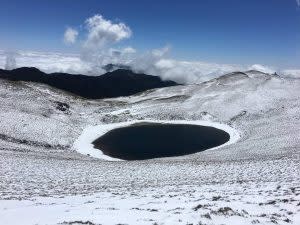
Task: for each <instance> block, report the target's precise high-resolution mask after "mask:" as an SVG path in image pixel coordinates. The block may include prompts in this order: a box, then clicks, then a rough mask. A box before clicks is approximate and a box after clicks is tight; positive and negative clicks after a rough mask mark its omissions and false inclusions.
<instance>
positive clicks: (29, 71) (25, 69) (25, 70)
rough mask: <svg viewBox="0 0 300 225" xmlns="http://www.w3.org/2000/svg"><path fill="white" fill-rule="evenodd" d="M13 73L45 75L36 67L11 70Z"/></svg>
mask: <svg viewBox="0 0 300 225" xmlns="http://www.w3.org/2000/svg"><path fill="white" fill-rule="evenodd" d="M11 72H12V73H43V72H42V71H40V70H39V69H38V68H35V67H20V68H17V69H13V70H11Z"/></svg>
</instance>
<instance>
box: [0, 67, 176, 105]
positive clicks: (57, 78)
mask: <svg viewBox="0 0 300 225" xmlns="http://www.w3.org/2000/svg"><path fill="white" fill-rule="evenodd" d="M1 78H2V79H6V80H11V81H28V82H36V83H42V84H47V85H50V86H51V87H55V88H58V89H61V90H64V91H67V92H70V93H73V94H75V95H78V96H81V97H84V98H88V99H101V98H112V97H121V96H129V95H132V94H136V93H138V92H142V91H146V90H149V89H154V88H162V87H169V86H175V85H179V84H178V83H176V82H174V81H163V80H162V79H161V78H160V77H158V76H153V75H146V74H137V73H134V72H132V71H131V70H126V69H117V70H114V71H112V72H107V73H105V74H103V75H100V76H87V75H82V74H76V75H75V74H68V73H50V74H47V73H44V72H42V71H40V70H39V69H37V68H35V67H21V68H18V69H13V70H2V69H0V79H1Z"/></svg>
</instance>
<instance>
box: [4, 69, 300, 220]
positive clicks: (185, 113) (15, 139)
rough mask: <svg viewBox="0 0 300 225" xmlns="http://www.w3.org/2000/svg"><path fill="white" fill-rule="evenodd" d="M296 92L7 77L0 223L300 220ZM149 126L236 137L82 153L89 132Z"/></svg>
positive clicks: (252, 78) (269, 80)
mask: <svg viewBox="0 0 300 225" xmlns="http://www.w3.org/2000/svg"><path fill="white" fill-rule="evenodd" d="M299 96H300V80H299V79H283V78H280V77H276V76H271V75H267V74H263V73H259V72H255V71H249V72H247V73H246V74H243V73H233V74H229V75H227V76H223V77H220V78H217V79H214V80H211V81H208V82H205V83H202V84H199V85H187V86H178V87H170V88H163V89H158V90H153V91H147V92H144V93H140V94H137V95H134V96H131V97H124V98H123V97H122V98H116V99H105V100H84V99H81V98H77V97H75V96H71V95H68V94H66V93H63V92H61V91H57V90H55V89H52V88H49V87H47V86H45V85H39V84H34V83H24V82H18V83H12V82H8V81H4V80H1V81H0V101H1V108H0V118H1V120H0V199H1V200H0V224H6V225H9V224H22V225H26V224H139V225H140V224H155V223H157V224H171V225H172V224H255V223H257V224H258V223H260V224H275V223H278V224H289V223H291V224H299V223H300V218H299V215H300V211H299V210H300V178H299V177H300V163H299V149H300V140H299V134H300V98H299ZM56 101H60V102H64V103H67V104H69V105H70V108H69V110H66V111H60V110H59V108H57V103H56ZM144 120H147V121H148V120H150V121H168V122H169V121H173V122H176V121H185V122H186V121H207V123H216V124H224V125H226V126H228V127H231V128H232V129H234V130H235V131H238V133H239V134H240V138H239V139H238V140H237V141H236V142H234V143H231V144H229V145H225V146H222V147H220V148H217V149H211V150H208V151H203V152H199V153H196V154H191V155H186V156H180V157H171V158H160V159H153V160H145V161H107V160H103V159H97V158H95V157H89V156H87V155H86V153H87V152H82V153H85V154H81V153H78V152H77V151H76V148H75V147H76V143H78V140H79V139H81V138H82V137H83V136H84V135H85V132H86V130H87V128H88V127H90V128H93V127H94V128H95V129H96V128H97V129H98V127H100V126H101V127H107V126H115V125H116V126H117V125H120V124H123V123H124V124H128V123H132V121H144ZM109 124H113V125H109ZM96 133H97V135H98V130H97V132H96ZM76 221H77V222H76ZM88 222H90V223H88Z"/></svg>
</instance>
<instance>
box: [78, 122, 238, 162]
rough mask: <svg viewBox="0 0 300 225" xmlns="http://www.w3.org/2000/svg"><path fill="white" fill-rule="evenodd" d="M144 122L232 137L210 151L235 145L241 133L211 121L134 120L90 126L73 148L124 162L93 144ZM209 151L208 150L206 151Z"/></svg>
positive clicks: (91, 154)
mask: <svg viewBox="0 0 300 225" xmlns="http://www.w3.org/2000/svg"><path fill="white" fill-rule="evenodd" d="M143 122H146V123H147V122H148V123H161V124H192V125H200V126H209V127H214V128H217V129H220V130H224V131H226V132H227V133H228V134H229V135H230V139H229V141H228V142H226V143H224V144H222V145H219V146H217V147H214V148H211V149H208V150H215V149H218V148H221V147H224V146H226V145H230V144H233V143H235V142H237V141H238V139H239V138H240V133H239V132H238V131H237V130H236V129H234V128H232V127H230V126H228V125H226V124H221V123H216V122H211V121H202V120H198V121H186V120H172V121H171V120H133V121H127V122H121V123H113V124H101V125H97V126H88V127H87V128H85V129H84V130H83V132H82V134H81V135H80V136H79V137H78V139H77V140H76V141H75V142H74V145H73V148H74V149H75V150H76V151H77V152H79V153H81V154H84V155H89V156H92V157H94V158H98V159H103V160H108V161H122V160H121V159H118V158H113V157H110V156H107V155H104V154H103V152H102V151H101V150H99V149H97V148H94V145H93V144H92V143H93V141H95V140H96V139H98V138H99V137H101V136H103V135H104V134H106V133H107V132H109V131H111V130H114V129H117V128H121V127H126V126H130V125H133V124H135V123H143ZM206 151H207V150H206Z"/></svg>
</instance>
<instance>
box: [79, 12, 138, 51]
mask: <svg viewBox="0 0 300 225" xmlns="http://www.w3.org/2000/svg"><path fill="white" fill-rule="evenodd" d="M85 23H86V28H87V30H88V34H87V39H86V41H85V43H84V47H85V48H89V49H95V48H97V49H98V48H103V47H105V46H107V45H109V44H114V43H117V42H119V41H121V40H123V39H127V38H129V37H131V34H132V32H131V30H130V28H129V27H128V26H127V25H126V24H124V23H113V22H112V21H110V20H106V19H104V18H103V16H102V15H95V16H93V17H90V18H88V19H87V20H86V22H85Z"/></svg>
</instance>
